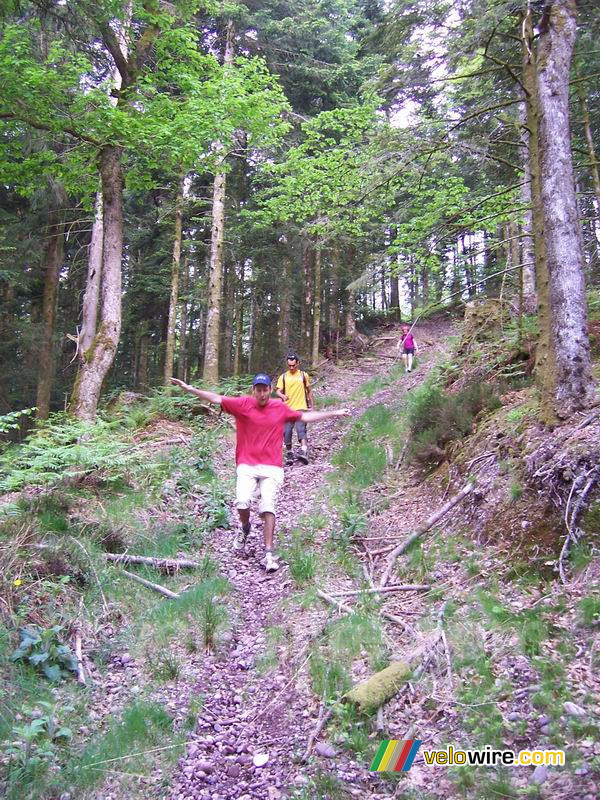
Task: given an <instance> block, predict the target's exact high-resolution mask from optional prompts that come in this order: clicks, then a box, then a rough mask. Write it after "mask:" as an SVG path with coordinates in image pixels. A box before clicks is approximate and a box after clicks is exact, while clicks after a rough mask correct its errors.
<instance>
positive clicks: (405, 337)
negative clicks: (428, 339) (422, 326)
mask: <svg viewBox="0 0 600 800" xmlns="http://www.w3.org/2000/svg"><path fill="white" fill-rule="evenodd" d="M397 350H398V352H399V353H400V352H401V353H402V361H403V362H404V371H405V372H410V371H411V370H412V365H413V356H414V354H415V353H416V352H417V343H416V342H415V337H414V336H413V335H412V329H411V327H410V325H403V326H402V334H401V336H400V339H399V340H398V344H397Z"/></svg>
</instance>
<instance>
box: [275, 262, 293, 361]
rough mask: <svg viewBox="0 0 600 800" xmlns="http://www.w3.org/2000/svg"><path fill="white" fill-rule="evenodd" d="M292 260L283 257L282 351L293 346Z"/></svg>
mask: <svg viewBox="0 0 600 800" xmlns="http://www.w3.org/2000/svg"><path fill="white" fill-rule="evenodd" d="M291 293H292V260H291V258H289V257H288V256H285V257H284V259H283V282H282V285H281V286H280V287H279V297H280V301H279V325H278V328H279V347H280V349H281V350H282V351H284V350H288V349H289V348H290V347H291V343H290V309H291V307H292V297H291Z"/></svg>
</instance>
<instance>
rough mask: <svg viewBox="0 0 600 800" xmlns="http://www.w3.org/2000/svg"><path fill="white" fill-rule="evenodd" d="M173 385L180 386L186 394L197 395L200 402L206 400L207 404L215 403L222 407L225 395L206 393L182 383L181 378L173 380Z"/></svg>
mask: <svg viewBox="0 0 600 800" xmlns="http://www.w3.org/2000/svg"><path fill="white" fill-rule="evenodd" d="M171 383H173V384H174V385H175V386H179V388H180V389H183V391H184V392H189V393H190V394H194V395H196V397H199V398H200V400H206V402H207V403H215V404H216V405H218V406H220V405H221V400H222V399H223V395H220V394H217V393H216V392H206V391H204V389H196V388H195V387H194V386H190V385H189V383H184V382H183V381H180V380H179V378H171Z"/></svg>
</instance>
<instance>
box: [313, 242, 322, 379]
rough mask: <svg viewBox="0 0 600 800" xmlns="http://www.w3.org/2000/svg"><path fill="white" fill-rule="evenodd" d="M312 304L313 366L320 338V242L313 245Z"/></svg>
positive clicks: (317, 357)
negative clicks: (313, 286) (313, 279)
mask: <svg viewBox="0 0 600 800" xmlns="http://www.w3.org/2000/svg"><path fill="white" fill-rule="evenodd" d="M314 298H315V300H314V304H313V328H312V353H311V363H312V365H313V367H314V366H316V364H317V363H318V361H319V344H320V340H321V244H320V242H317V243H316V245H315V289H314Z"/></svg>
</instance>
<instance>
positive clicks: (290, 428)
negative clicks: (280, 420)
mask: <svg viewBox="0 0 600 800" xmlns="http://www.w3.org/2000/svg"><path fill="white" fill-rule="evenodd" d="M294 426H295V428H296V434H297V436H298V441H299V442H300V441H302V439H306V422H302V420H301V419H299V420H298V421H297V422H286V423H285V428H284V429H283V439H284V441H285V444H286V446H287V447H291V446H292V434H293V432H294Z"/></svg>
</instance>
